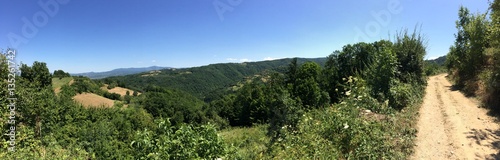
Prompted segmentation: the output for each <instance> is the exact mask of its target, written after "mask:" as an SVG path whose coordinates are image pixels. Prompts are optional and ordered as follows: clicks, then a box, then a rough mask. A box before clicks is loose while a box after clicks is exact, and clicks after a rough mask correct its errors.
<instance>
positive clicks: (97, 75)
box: [71, 66, 171, 79]
mask: <svg viewBox="0 0 500 160" xmlns="http://www.w3.org/2000/svg"><path fill="white" fill-rule="evenodd" d="M162 69H171V68H170V67H159V66H151V67H143V68H118V69H114V70H111V71H106V72H86V73H74V74H73V73H72V74H71V75H72V76H85V77H89V78H90V79H101V78H106V77H112V76H125V75H130V74H137V73H142V72H149V71H155V70H162Z"/></svg>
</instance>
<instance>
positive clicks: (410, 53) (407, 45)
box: [394, 29, 426, 84]
mask: <svg viewBox="0 0 500 160" xmlns="http://www.w3.org/2000/svg"><path fill="white" fill-rule="evenodd" d="M394 51H395V54H396V58H397V62H398V74H397V76H398V79H399V80H401V81H402V82H404V83H410V82H417V83H418V84H425V83H426V79H425V78H424V69H423V67H424V56H425V54H426V41H425V39H424V37H423V36H422V35H421V34H420V33H418V31H417V29H415V30H414V31H413V33H408V30H404V31H402V32H399V33H398V34H397V35H396V39H395V42H394Z"/></svg>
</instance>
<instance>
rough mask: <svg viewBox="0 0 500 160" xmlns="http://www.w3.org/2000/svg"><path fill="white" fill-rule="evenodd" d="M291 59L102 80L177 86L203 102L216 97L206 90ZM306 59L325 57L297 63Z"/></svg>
mask: <svg viewBox="0 0 500 160" xmlns="http://www.w3.org/2000/svg"><path fill="white" fill-rule="evenodd" d="M290 61H291V59H280V60H274V61H262V62H245V63H227V64H211V65H208V66H201V67H193V68H183V69H164V70H161V72H159V73H158V74H152V75H150V74H135V75H128V76H119V77H110V78H105V79H103V80H102V81H104V82H107V83H111V82H113V81H115V82H118V83H123V85H119V86H122V87H125V86H126V88H131V89H133V90H138V91H144V90H146V88H147V87H148V86H149V85H153V86H158V87H162V88H169V89H176V90H180V91H184V92H186V93H188V94H191V95H193V96H195V97H197V98H199V99H201V100H204V101H205V102H210V101H212V100H215V99H218V98H211V97H214V96H212V95H209V94H212V93H213V92H215V91H217V90H225V89H227V88H228V87H230V86H232V85H234V84H236V83H238V82H240V81H242V80H243V79H244V78H247V77H251V76H254V75H256V74H261V73H262V72H265V71H272V70H274V71H278V72H283V71H284V70H285V66H286V65H287V64H289V63H290ZM306 61H314V62H317V63H318V64H320V65H323V64H324V61H325V59H324V58H317V59H304V58H299V59H298V64H302V63H304V62H306ZM215 97H217V96H215ZM221 97H222V96H221Z"/></svg>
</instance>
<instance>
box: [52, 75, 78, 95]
mask: <svg viewBox="0 0 500 160" xmlns="http://www.w3.org/2000/svg"><path fill="white" fill-rule="evenodd" d="M73 82H74V80H73V77H64V78H52V89H53V90H54V92H55V93H56V94H57V93H59V92H61V87H62V86H63V85H65V84H69V85H71V84H73Z"/></svg>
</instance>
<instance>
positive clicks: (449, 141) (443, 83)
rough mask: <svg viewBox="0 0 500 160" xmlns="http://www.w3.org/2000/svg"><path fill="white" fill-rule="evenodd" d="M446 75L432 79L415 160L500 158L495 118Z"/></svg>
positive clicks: (428, 88)
mask: <svg viewBox="0 0 500 160" xmlns="http://www.w3.org/2000/svg"><path fill="white" fill-rule="evenodd" d="M445 76H446V75H445V74H441V75H437V76H433V77H430V78H429V81H428V86H427V88H426V95H425V97H424V102H423V103H422V106H421V108H420V110H419V114H420V117H419V120H418V123H417V129H418V133H417V138H416V140H415V152H414V154H413V155H412V156H411V159H500V156H498V154H499V151H500V129H499V126H498V124H497V123H495V119H494V118H493V117H490V116H488V115H487V110H485V109H483V108H479V107H478V104H477V103H476V102H474V101H472V100H470V99H468V98H466V97H465V96H464V95H463V94H461V93H460V92H459V91H456V90H454V89H453V88H452V86H451V83H450V82H448V81H447V80H446V78H445Z"/></svg>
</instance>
